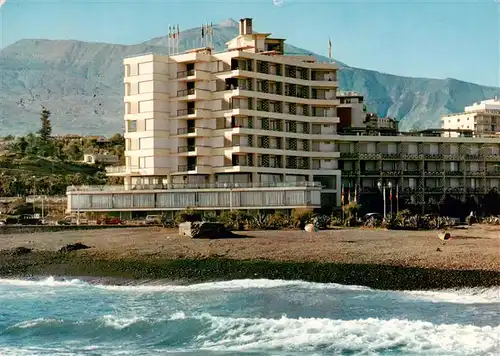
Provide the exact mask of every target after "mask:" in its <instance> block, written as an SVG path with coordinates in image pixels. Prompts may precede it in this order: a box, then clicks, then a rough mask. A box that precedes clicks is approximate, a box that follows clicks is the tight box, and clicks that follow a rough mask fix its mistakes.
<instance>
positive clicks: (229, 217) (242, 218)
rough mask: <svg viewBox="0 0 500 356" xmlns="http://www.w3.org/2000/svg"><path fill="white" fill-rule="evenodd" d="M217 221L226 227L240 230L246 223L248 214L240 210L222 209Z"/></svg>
mask: <svg viewBox="0 0 500 356" xmlns="http://www.w3.org/2000/svg"><path fill="white" fill-rule="evenodd" d="M217 221H218V222H220V223H222V224H224V227H225V228H226V229H229V230H233V231H242V230H244V229H245V226H246V225H247V221H248V214H247V213H245V212H244V211H241V210H233V211H223V212H222V214H220V215H219V217H218V218H217Z"/></svg>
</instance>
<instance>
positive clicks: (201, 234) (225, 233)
mask: <svg viewBox="0 0 500 356" xmlns="http://www.w3.org/2000/svg"><path fill="white" fill-rule="evenodd" d="M179 235H182V236H188V237H190V238H192V239H224V238H230V237H235V236H236V235H234V234H233V233H232V232H231V231H229V230H228V229H226V228H225V227H224V224H222V223H215V222H206V221H195V222H185V223H181V224H179Z"/></svg>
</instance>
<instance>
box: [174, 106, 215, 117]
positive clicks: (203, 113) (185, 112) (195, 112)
mask: <svg viewBox="0 0 500 356" xmlns="http://www.w3.org/2000/svg"><path fill="white" fill-rule="evenodd" d="M211 115H212V111H210V110H207V109H198V108H188V109H179V110H177V116H176V119H198V118H206V117H211Z"/></svg>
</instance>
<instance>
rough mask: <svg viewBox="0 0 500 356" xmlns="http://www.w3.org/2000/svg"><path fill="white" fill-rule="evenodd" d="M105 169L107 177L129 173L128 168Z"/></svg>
mask: <svg viewBox="0 0 500 356" xmlns="http://www.w3.org/2000/svg"><path fill="white" fill-rule="evenodd" d="M105 169H106V175H107V176H110V177H114V176H123V175H125V174H127V172H128V169H127V166H110V167H106V168H105Z"/></svg>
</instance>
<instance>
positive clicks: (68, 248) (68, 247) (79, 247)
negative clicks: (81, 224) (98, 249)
mask: <svg viewBox="0 0 500 356" xmlns="http://www.w3.org/2000/svg"><path fill="white" fill-rule="evenodd" d="M88 248H90V246H87V245H84V244H82V243H80V242H77V243H74V244H69V245H66V246H63V247H61V248H60V249H59V252H71V251H78V250H86V249H88Z"/></svg>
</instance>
